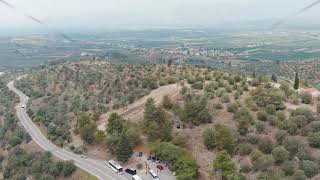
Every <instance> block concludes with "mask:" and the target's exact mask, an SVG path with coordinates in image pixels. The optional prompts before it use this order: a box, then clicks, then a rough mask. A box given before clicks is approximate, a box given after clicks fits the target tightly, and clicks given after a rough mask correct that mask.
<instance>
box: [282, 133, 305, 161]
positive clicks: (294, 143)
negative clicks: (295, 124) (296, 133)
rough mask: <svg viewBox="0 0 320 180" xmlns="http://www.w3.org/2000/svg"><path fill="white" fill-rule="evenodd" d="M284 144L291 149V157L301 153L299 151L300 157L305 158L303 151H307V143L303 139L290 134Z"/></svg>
mask: <svg viewBox="0 0 320 180" xmlns="http://www.w3.org/2000/svg"><path fill="white" fill-rule="evenodd" d="M283 146H284V147H285V148H286V149H287V150H288V151H289V153H290V157H293V156H296V155H299V154H298V153H300V157H302V158H303V159H304V158H305V157H303V156H302V154H304V153H303V152H304V151H306V150H305V147H306V146H307V145H306V144H305V143H304V142H302V141H301V140H299V139H297V138H295V137H292V136H289V137H286V138H285V139H284V141H283ZM301 153H302V154H301Z"/></svg>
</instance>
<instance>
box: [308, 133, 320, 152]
mask: <svg viewBox="0 0 320 180" xmlns="http://www.w3.org/2000/svg"><path fill="white" fill-rule="evenodd" d="M308 142H309V145H310V146H312V147H315V148H320V131H319V132H315V133H309V135H308Z"/></svg>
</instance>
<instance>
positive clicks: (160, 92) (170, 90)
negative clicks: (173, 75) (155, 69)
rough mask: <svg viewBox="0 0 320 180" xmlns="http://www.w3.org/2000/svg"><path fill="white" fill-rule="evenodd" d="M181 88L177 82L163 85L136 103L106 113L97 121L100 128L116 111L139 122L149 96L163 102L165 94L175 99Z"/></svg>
mask: <svg viewBox="0 0 320 180" xmlns="http://www.w3.org/2000/svg"><path fill="white" fill-rule="evenodd" d="M180 90H181V86H179V85H177V84H170V85H166V86H161V87H159V88H158V89H155V90H153V91H151V92H150V94H149V95H147V96H144V97H142V98H140V99H138V100H137V101H135V102H134V103H132V104H130V105H128V106H126V107H124V108H120V109H117V110H113V111H110V112H108V113H106V114H103V115H101V116H100V119H99V121H98V122H97V125H98V129H101V130H103V129H104V127H105V125H106V123H107V120H108V118H109V115H110V114H111V113H114V112H116V113H118V114H120V115H122V116H123V117H124V118H126V119H128V120H130V121H132V122H137V121H139V120H140V119H141V118H142V117H143V108H144V104H145V103H146V101H147V99H148V98H150V97H152V98H153V99H154V101H155V102H156V103H157V104H158V103H160V102H161V100H162V98H163V96H166V95H168V96H169V97H171V98H172V99H175V98H176V97H177V96H178V95H179V92H180Z"/></svg>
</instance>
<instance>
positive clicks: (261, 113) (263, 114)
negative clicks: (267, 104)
mask: <svg viewBox="0 0 320 180" xmlns="http://www.w3.org/2000/svg"><path fill="white" fill-rule="evenodd" d="M267 115H268V114H267V113H266V112H265V111H258V112H257V118H258V119H259V120H260V121H266V120H267Z"/></svg>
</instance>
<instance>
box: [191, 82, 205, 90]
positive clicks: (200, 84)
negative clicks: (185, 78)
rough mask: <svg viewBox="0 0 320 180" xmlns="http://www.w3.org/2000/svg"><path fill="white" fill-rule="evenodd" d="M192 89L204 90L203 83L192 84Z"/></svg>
mask: <svg viewBox="0 0 320 180" xmlns="http://www.w3.org/2000/svg"><path fill="white" fill-rule="evenodd" d="M192 87H193V88H194V89H198V90H201V89H203V82H201V81H198V82H196V83H194V84H192Z"/></svg>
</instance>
